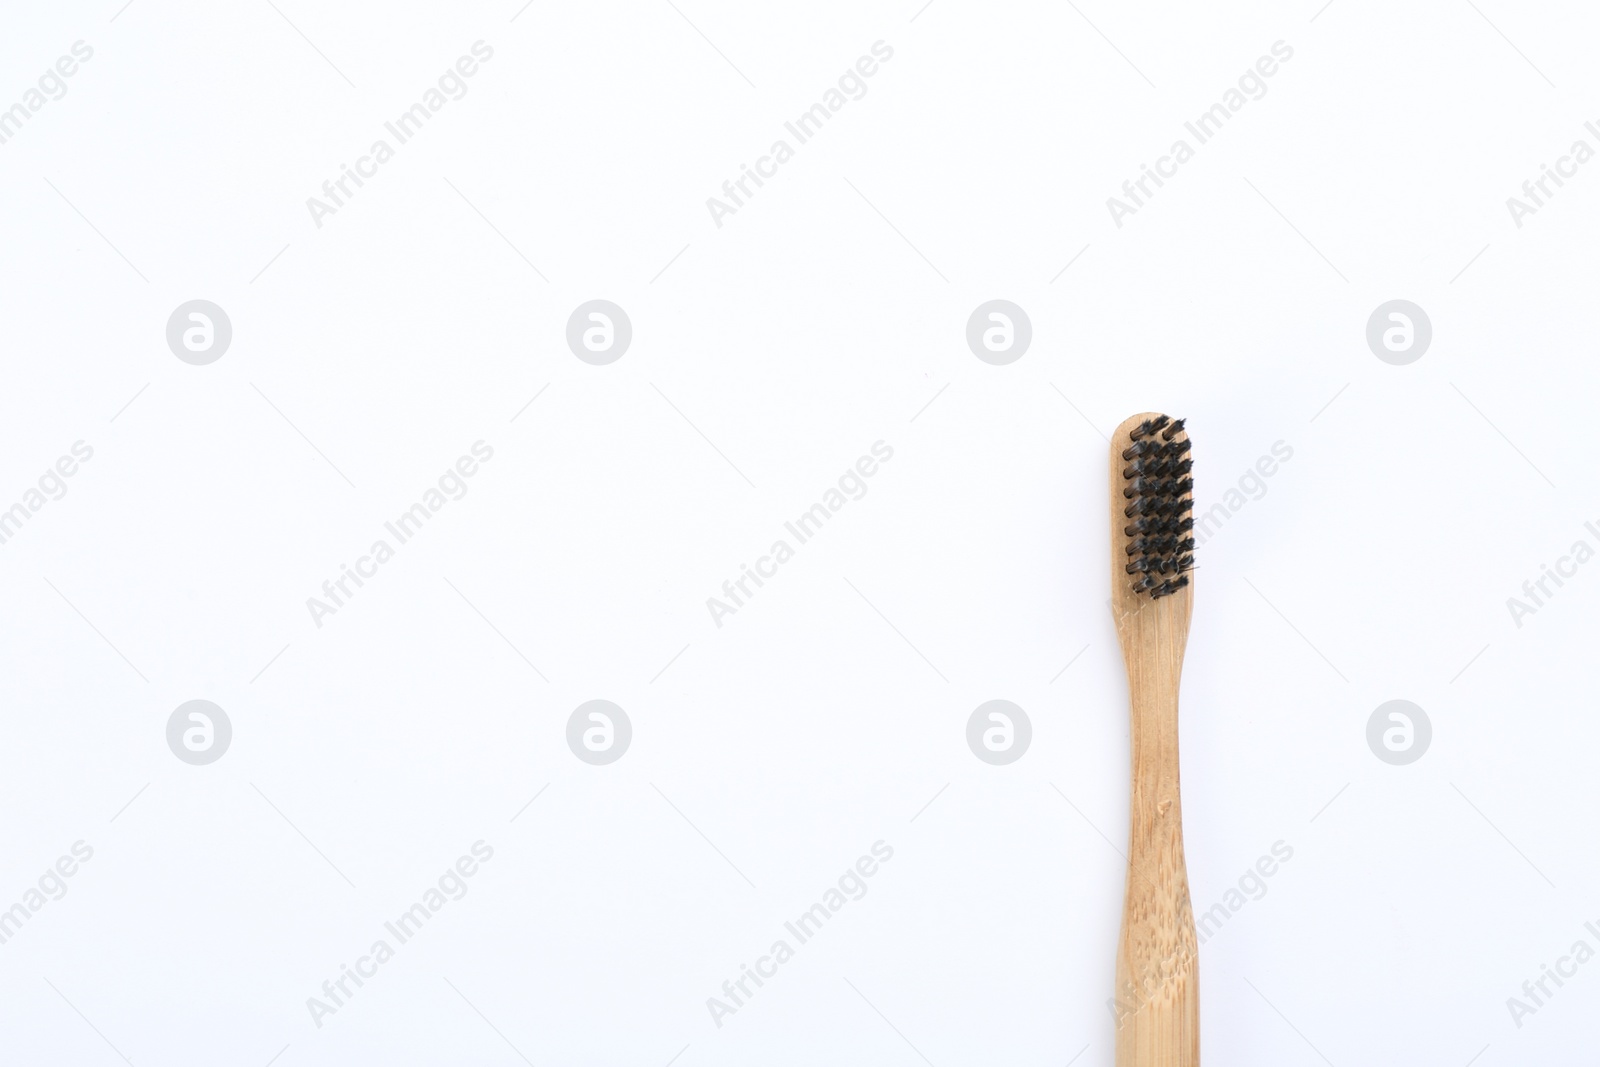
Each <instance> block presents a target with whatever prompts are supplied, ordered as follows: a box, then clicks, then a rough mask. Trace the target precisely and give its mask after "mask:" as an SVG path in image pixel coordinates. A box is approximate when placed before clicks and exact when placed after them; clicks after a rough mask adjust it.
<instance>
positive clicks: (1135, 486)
mask: <svg viewBox="0 0 1600 1067" xmlns="http://www.w3.org/2000/svg"><path fill="white" fill-rule="evenodd" d="M1183 430H1184V420H1183V419H1176V420H1174V419H1171V418H1169V417H1167V416H1166V415H1159V416H1156V417H1154V418H1149V419H1145V420H1143V421H1142V422H1140V424H1139V425H1138V426H1137V427H1136V428H1134V429H1133V430H1131V431H1130V432H1129V434H1128V438H1129V445H1128V447H1127V448H1126V449H1124V450H1123V451H1122V458H1123V459H1124V460H1127V461H1128V464H1127V466H1126V467H1125V468H1124V469H1123V471H1122V477H1123V479H1124V481H1125V482H1126V483H1127V484H1126V485H1124V486H1123V490H1122V495H1123V497H1124V498H1125V499H1126V500H1127V501H1128V503H1127V506H1126V507H1124V508H1123V509H1122V513H1123V515H1125V516H1127V518H1128V520H1129V521H1128V524H1127V525H1126V526H1125V527H1124V528H1123V531H1122V532H1123V535H1124V536H1126V537H1127V538H1128V541H1127V543H1126V544H1125V545H1124V554H1125V555H1126V557H1127V563H1126V564H1124V566H1123V570H1124V573H1126V574H1128V575H1131V576H1132V582H1131V587H1132V589H1133V591H1134V592H1135V593H1148V594H1149V595H1150V598H1151V599H1152V600H1159V599H1160V598H1161V597H1164V596H1171V595H1172V594H1173V593H1176V592H1177V591H1178V590H1180V589H1183V588H1185V587H1186V586H1188V585H1189V577H1188V575H1187V574H1186V573H1184V572H1186V571H1188V570H1190V569H1191V568H1193V567H1194V548H1195V539H1194V537H1193V536H1192V531H1193V530H1194V525H1195V524H1194V516H1193V514H1192V512H1193V510H1194V497H1193V495H1192V494H1193V492H1194V479H1193V478H1192V477H1190V472H1191V471H1192V470H1193V469H1194V460H1193V459H1192V458H1191V457H1190V456H1189V455H1188V454H1187V453H1188V452H1189V449H1190V442H1189V438H1188V436H1187V435H1184V436H1183V437H1182V439H1178V438H1179V435H1180V434H1182V433H1183Z"/></svg>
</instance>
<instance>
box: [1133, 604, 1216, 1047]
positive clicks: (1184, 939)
mask: <svg viewBox="0 0 1600 1067" xmlns="http://www.w3.org/2000/svg"><path fill="white" fill-rule="evenodd" d="M1186 593H1187V591H1185V594H1180V596H1181V597H1182V599H1183V600H1187V599H1188V597H1187V595H1186ZM1178 599H1179V597H1172V598H1170V600H1171V601H1176V600H1178ZM1185 606H1186V605H1185ZM1177 607H1178V605H1177V604H1170V603H1159V604H1153V605H1150V607H1149V608H1148V609H1146V611H1145V612H1141V613H1140V614H1141V616H1142V618H1141V619H1140V620H1139V624H1138V625H1137V626H1136V629H1139V630H1144V629H1145V628H1146V627H1151V630H1150V631H1147V634H1146V636H1147V637H1148V638H1149V640H1146V641H1143V642H1139V643H1138V644H1137V645H1136V646H1135V648H1131V649H1129V653H1130V654H1129V655H1128V657H1127V658H1128V681H1129V691H1130V701H1131V705H1132V730H1131V734H1132V741H1133V744H1132V748H1133V773H1132V790H1131V798H1130V819H1129V831H1128V880H1127V889H1126V896H1125V898H1124V903H1123V909H1122V933H1121V937H1120V939H1119V941H1118V945H1117V984H1116V997H1115V999H1114V1001H1113V1012H1114V1014H1115V1015H1116V1018H1117V1054H1116V1067H1198V1065H1199V1063H1200V1000H1199V975H1198V971H1197V963H1198V955H1197V945H1196V939H1195V929H1194V913H1193V910H1192V908H1191V907H1190V903H1189V878H1188V873H1187V871H1186V870H1185V867H1184V859H1183V805H1182V803H1181V801H1180V799H1179V789H1178V671H1179V669H1180V667H1181V662H1180V659H1179V657H1181V656H1182V648H1183V646H1182V645H1181V644H1178V645H1177V646H1176V649H1177V654H1176V656H1174V655H1173V654H1172V652H1171V650H1172V648H1173V642H1172V640H1171V636H1172V635H1171V630H1170V629H1169V626H1170V625H1171V624H1173V623H1175V622H1176V621H1177V620H1176V619H1175V618H1173V617H1167V618H1161V617H1160V616H1162V615H1166V614H1167V613H1168V612H1169V611H1174V609H1176V608H1177ZM1174 614H1175V612H1174ZM1186 614H1187V613H1185V615H1186ZM1183 622H1184V623H1185V624H1186V623H1187V618H1186V617H1185V618H1184V620H1183ZM1184 629H1187V627H1186V625H1185V627H1184ZM1162 631H1166V632H1165V633H1163V632H1162ZM1159 637H1165V638H1167V640H1159V639H1158V638H1159Z"/></svg>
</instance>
